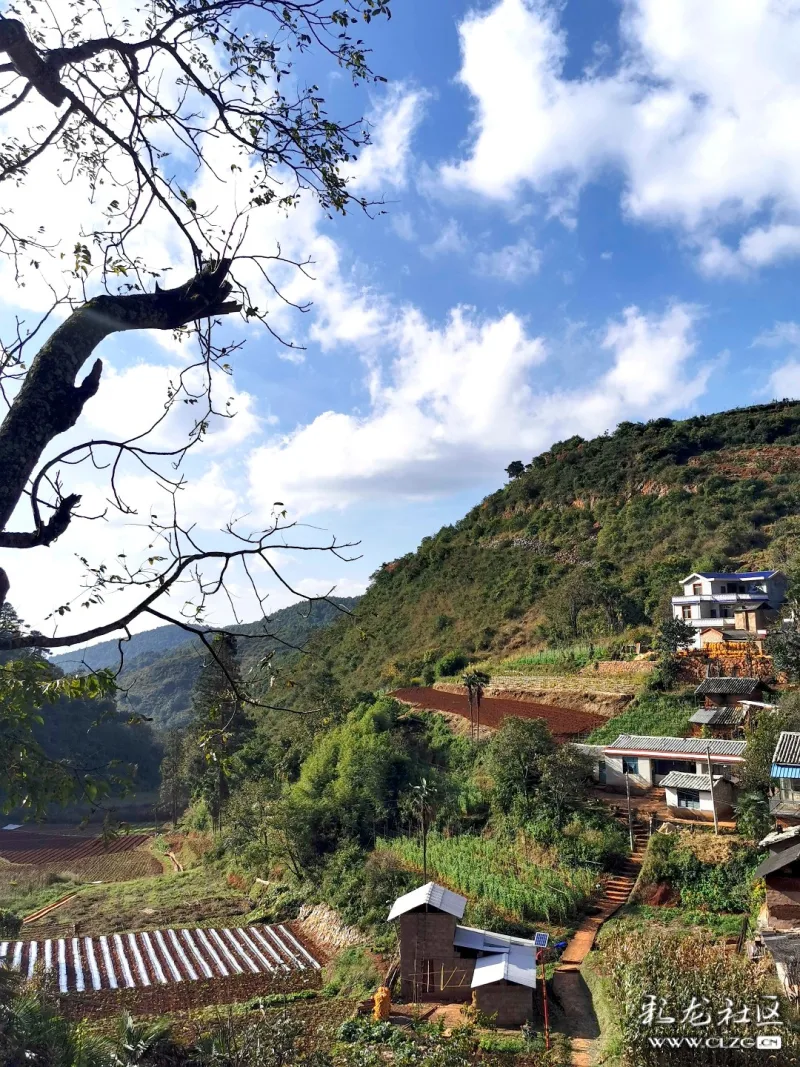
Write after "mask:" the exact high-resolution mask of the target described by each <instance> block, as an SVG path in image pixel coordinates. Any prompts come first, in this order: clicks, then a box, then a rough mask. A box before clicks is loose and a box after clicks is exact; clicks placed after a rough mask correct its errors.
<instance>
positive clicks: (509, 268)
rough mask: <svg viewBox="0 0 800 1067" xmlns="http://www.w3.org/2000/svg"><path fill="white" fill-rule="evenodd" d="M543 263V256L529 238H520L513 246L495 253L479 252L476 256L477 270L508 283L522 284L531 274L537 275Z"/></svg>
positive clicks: (507, 246) (479, 272)
mask: <svg viewBox="0 0 800 1067" xmlns="http://www.w3.org/2000/svg"><path fill="white" fill-rule="evenodd" d="M541 262H542V254H541V252H540V251H539V249H538V248H536V246H535V245H534V244H533V242H532V241H531V240H530V239H529V238H527V237H520V239H519V240H518V241H515V242H514V243H513V244H510V245H506V246H505V247H504V248H499V249H497V251H495V252H478V254H477V255H476V256H475V270H476V271H477V272H478V274H486V275H488V276H489V277H491V278H500V279H502V280H503V281H507V282H521V281H523V280H524V279H525V278H527V277H529V276H530V275H531V274H536V273H538V271H539V267H540V266H541Z"/></svg>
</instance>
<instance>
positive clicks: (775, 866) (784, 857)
mask: <svg viewBox="0 0 800 1067" xmlns="http://www.w3.org/2000/svg"><path fill="white" fill-rule="evenodd" d="M797 859H800V841H799V842H798V843H797V844H796V845H791V846H790V847H789V848H785V849H784V850H783V851H782V852H776V853H775V854H774V855H772V856H767V858H766V859H765V860H764V862H763V863H761V864H759V866H758V867H756V869H755V871H754V872H753V874H754V877H755V878H766V876H767V875H768V874H774V873H775V872H776V871H780V870H782V869H783V868H784V867H788V866H789V864H790V863H794V861H795V860H797Z"/></svg>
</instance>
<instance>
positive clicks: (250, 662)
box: [52, 597, 358, 729]
mask: <svg viewBox="0 0 800 1067" xmlns="http://www.w3.org/2000/svg"><path fill="white" fill-rule="evenodd" d="M357 603H358V597H332V598H331V601H330V603H327V602H324V601H317V602H315V603H312V604H309V603H306V602H301V603H299V604H292V605H291V606H290V607H288V608H282V609H281V610H280V611H276V612H273V614H272V615H268V616H266V617H265V618H263V619H262V620H261V621H260V622H251V623H245V624H243V625H241V626H232V627H230V629H231V630H232V631H233V632H235V633H237V634H241V635H243V636H242V638H241V639H240V640H239V649H238V650H239V660H240V663H241V670H242V675H243V677H245V678H247V679H249V680H250V681H251V682H252V683H254V684H255V687H256V688H257V689H258V688H260V687H261V685H260V683H259V678H258V675H259V670H260V665H261V664H262V662H263V661H264V660H265V659H266V658H267V657H270V656H271V657H272V658H271V664H272V665H273V666H275V665H277V664H279V663H280V662H281V660H284V659H286V658H287V657H288V656H289V655H291V656H297V655H298V653H297V652H295V651H294V650H295V649H302V648H303V647H304V646H305V645H306V643H307V642H308V639H309V637H310V636H311V634H312V633H313V632H314V631H315V630H318V629H320V628H322V627H325V626H329V625H330V624H331V622H333V621H334V620H335V619H338V618H339V617H340V616H341V614H342V610H341V609H344V610H345V611H352V609H353V608H354V607H355V606H356V604H357ZM176 638H180V640H179V641H176ZM203 653H204V647H203V644H202V642H201V641H200V640H199V639H197V638H189V639H188V640H187V634H186V631H185V630H181V629H180V627H178V626H159V627H157V628H156V629H154V630H148V631H146V632H145V633H141V634H135V635H134V636H133V637H132V638H131V641H130V643H129V644H128V645H126V646H125V656H124V664H123V669H122V671H121V673H120V676H119V685H120V687H121V692H120V693H119V695H118V697H117V704H118V706H119V708H120V709H121V710H122V711H128V712H130V711H134V712H140V713H141V714H143V715H146V716H148V717H149V718H152V720H153V725H154V726H155V727H156V728H157V729H169V728H172V727H179V726H183V725H184V724H185V723H186V722H187V720H188V718H189V709H190V705H191V695H192V687H193V686H194V683H195V681H196V679H197V676H198V674H199V671H200V667H201V664H202V660H203ZM52 662H54V663H56V664H58V666H60V667H61V669H62V670H65V671H79V670H85V669H87V668H89V669H91V670H98V669H99V668H101V667H112V668H116V667H118V666H119V646H118V643H117V642H116V641H102V642H100V643H99V644H97V645H93V646H91V647H90V648H87V649H83V650H81V651H80V652H77V653H69V654H67V655H64V656H54V657H53V659H52Z"/></svg>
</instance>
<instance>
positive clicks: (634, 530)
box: [297, 401, 800, 688]
mask: <svg viewBox="0 0 800 1067" xmlns="http://www.w3.org/2000/svg"><path fill="white" fill-rule="evenodd" d="M508 458H509V461H513V460H521V461H523V463H525V469H524V471H523V473H521V474H520V475H519V476H518V477H516V478H513V479H511V480H510V482H509V484H507V485H506V486H504V488H502V489H499V490H498V491H497V492H495V493H493V494H492V495H491V496H489V497H487V498H486V499H485V500H484V501H483V502H482V503H480V504H479V505H478V506H477V507H475V508H473V509H472V511H470V512H469V514H467V515H466V516H465V517H464V518H463V519H461V520H460V521H459V522H457V523H456V524H455V525H454V526H445V527H444V528H443V529H441V530H439V532H438V533H437V534H435V535H434V536H432V537H426V538H424V539H423V541H422V543H421V545H420V546H419V548H418V549H417V551H416V552H412V553H409V554H408V555H406V556H403V557H402V558H400V559H397V560H394V561H393V562H390V563H387V564H384V566H383V567H382V568H381V569H380V570H379V571H377V572H376V574H375V575H374V576H373V581H372V584H371V586H370V588H369V590H368V591H367V593H366V594H365V596H364V597H363V598H362V600H361V602H360V604H359V607H358V610H357V612H356V618H355V619H343V620H340V621H339V622H337V623H335V624H334V625H333V626H332V627H330V628H329V629H327V630H326V631H324V632H323V633H321V634H318V635H316V637H315V638H314V641H313V642H312V646H313V647H315V649H316V652H317V654H318V658H319V659H320V660H322V661H324V662H327V663H328V664H329V666H330V668H331V669H332V670H333V672H334V674H335V675H337V676H338V677H339V678H340V679H341V680H342V682H344V683H346V684H348V685H350V686H355V687H370V688H373V687H377V686H379V685H389V684H393V683H396V682H398V681H400V680H408V679H410V678H411V677H414V676H421V675H423V673H424V671H425V667H426V665H428V666H429V665H430V663H431V661H433V660H435V659H436V658H438V657H439V656H441V655H442V654H444V653H446V652H448V651H454V650H463V651H466V652H470V653H487V654H488V653H491V654H499V653H502V652H505V651H510V650H512V649H515V648H521V647H524V646H527V645H530V644H532V643H534V642H536V641H537V640H541V639H549V640H574V639H576V638H581V637H583V638H589V639H590V638H594V637H595V636H600V635H605V634H609V633H615V632H617V633H618V632H620V631H621V630H622V629H624V628H626V627H630V626H636V625H638V624H641V625H646V624H648V623H650V622H651V621H652V620H653V618H654V617H655V616H656V615H657V614H658V612H659V610H660V608H662V607H663V605H664V603H665V602H666V601H667V599H668V597H669V596H670V595H671V594H672V593H674V592H675V591H676V582H677V580H678V579H679V578H681V577H683V576H684V575H685V574H687V573H688V572H689V571H691V570H694V569H713V570H720V569H727V568H731V569H743V568H747V569H750V568H761V567H766V566H778V567H784V568H785V567H789V566H791V565H792V561H793V559H794V558H795V556H797V555H798V552H799V551H800V403H795V402H790V401H782V402H777V403H772V404H765V405H759V406H757V407H751V408H742V409H737V410H734V411H728V412H721V413H719V414H715V415H708V416H698V417H696V418H691V419H687V420H684V421H673V420H670V419H657V420H654V421H652V422H649V423H645V424H640V423H630V422H626V423H622V424H621V425H620V426H619V427H618V429H617V430H616V431H615V432H614V433H613V434H607V435H604V436H603V437H598V438H595V439H594V440H591V441H584V440H582V439H581V438H579V437H574V438H571V439H570V440H568V441H562V442H559V443H558V444H555V445H553V447H552V448H551V449H550V450H549V451H547V452H545V453H543V454H542V455H540V456H536V457H535V458H534V459H533V460H532V461H530V462H527V460H526V457H524V456H520V457H516V456H509V457H508ZM297 681H298V682H302V668H301V674H300V675H299V676H298V678H297Z"/></svg>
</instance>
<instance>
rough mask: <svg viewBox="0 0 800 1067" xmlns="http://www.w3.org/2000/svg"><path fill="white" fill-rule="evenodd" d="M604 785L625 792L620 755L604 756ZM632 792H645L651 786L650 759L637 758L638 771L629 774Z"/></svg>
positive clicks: (651, 771)
mask: <svg viewBox="0 0 800 1067" xmlns="http://www.w3.org/2000/svg"><path fill="white" fill-rule="evenodd" d="M605 761H606V785H607V786H608V787H609V789H617V790H619V791H620V792H622V793H624V792H625V775H624V773H623V770H622V756H606V757H605ZM629 778H630V783H631V792H632V793H646V792H647V791H648V790H650V789H652V788H653V769H652V761H651V760H649V759H642V758H640V759H639V773H638V774H631V775H629Z"/></svg>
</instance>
